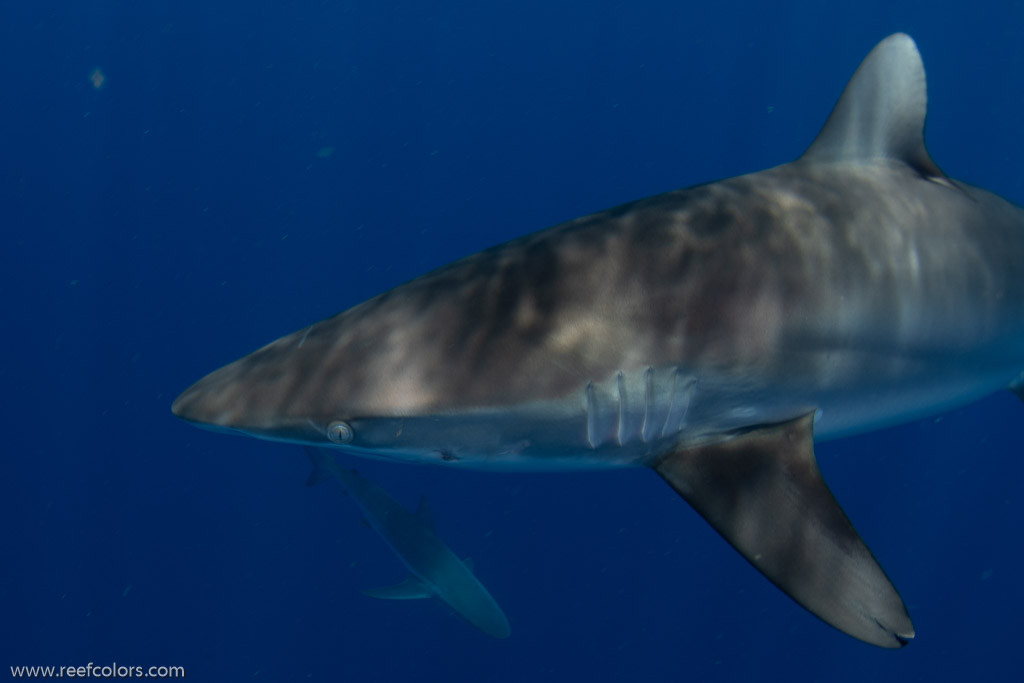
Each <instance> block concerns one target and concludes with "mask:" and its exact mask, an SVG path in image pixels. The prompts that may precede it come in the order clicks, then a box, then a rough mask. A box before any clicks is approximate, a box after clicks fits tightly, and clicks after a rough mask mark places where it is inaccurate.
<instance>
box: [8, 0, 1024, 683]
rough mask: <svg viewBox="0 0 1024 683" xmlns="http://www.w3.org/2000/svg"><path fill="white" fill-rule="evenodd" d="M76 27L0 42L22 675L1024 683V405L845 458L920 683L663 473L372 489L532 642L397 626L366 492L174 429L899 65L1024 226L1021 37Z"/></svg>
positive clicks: (879, 5)
mask: <svg viewBox="0 0 1024 683" xmlns="http://www.w3.org/2000/svg"><path fill="white" fill-rule="evenodd" d="M45 4H46V5H47V7H45V8H44V7H43V5H44V3H35V2H32V3H29V2H18V3H15V2H10V3H5V4H4V5H3V7H0V57H2V61H0V63H2V64H3V65H4V76H3V100H2V106H0V123H2V133H0V284H2V286H3V302H4V303H3V309H2V320H3V321H4V327H3V330H4V335H3V338H4V341H3V347H2V349H3V359H2V362H0V387H2V389H3V390H2V391H0V402H2V403H0V415H2V416H3V418H2V419H3V431H4V440H3V446H2V453H3V458H2V460H0V462H2V463H3V464H2V470H0V474H2V476H0V513H2V520H3V522H2V525H0V542H2V547H3V556H4V557H3V562H2V569H0V577H2V583H0V665H2V666H3V667H4V671H0V676H6V675H7V673H6V667H8V666H10V665H26V664H28V665H30V664H44V665H45V664H52V665H58V666H59V665H84V664H86V663H88V662H94V663H97V664H110V663H113V662H117V663H119V664H130V665H144V666H150V665H181V666H184V667H186V670H187V673H188V676H189V678H191V679H193V680H211V681H228V680H237V681H242V680H246V681H249V680H271V681H327V680H345V681H397V680H437V681H440V680H444V681H446V682H450V681H474V682H475V681H565V680H599V681H605V680H607V681H616V680H627V679H628V680H631V681H645V680H646V681H706V680H712V681H731V680H748V681H749V680H764V681H772V680H780V681H781V680H785V681H863V680H883V681H889V680H893V681H895V680H899V681H936V680H946V681H962V680H966V679H968V677H970V679H971V680H985V681H1000V680H1014V679H1016V677H1017V676H1019V666H1018V665H1019V662H1020V661H1021V650H1020V647H1021V646H1020V640H1021V635H1024V634H1022V631H1024V627H1022V626H1021V622H1020V614H1021V613H1022V611H1024V591H1022V589H1021V581H1020V579H1019V574H1020V566H1021V564H1022V561H1024V544H1022V543H1021V541H1022V538H1024V496H1022V494H1021V491H1020V488H1021V486H1020V482H1021V481H1022V480H1024V461H1022V460H1021V458H1020V454H1021V438H1020V433H1019V431H1020V430H1019V425H1020V424H1021V423H1022V422H1024V408H1022V406H1021V405H1019V402H1018V401H1016V399H1014V398H1013V397H1011V396H1009V395H1001V396H996V397H993V398H990V399H987V400H985V401H983V402H981V403H978V404H975V405H973V406H971V407H968V408H966V409H962V410H959V411H956V412H953V413H950V414H947V415H944V416H941V418H939V419H929V420H926V421H922V422H919V423H914V424H910V425H906V426H903V427H900V428H897V429H892V430H888V431H884V432H879V433H875V434H871V435H868V436H863V437H858V438H855V439H848V440H844V441H839V442H834V443H829V444H824V445H822V446H821V447H820V448H819V449H818V455H819V460H820V463H821V466H822V468H823V470H824V471H825V474H826V477H827V478H828V481H829V483H830V485H831V486H832V488H833V490H834V491H835V493H836V495H837V497H838V498H839V499H840V500H841V501H842V502H843V504H844V507H845V509H846V510H847V512H848V513H849V515H850V517H851V518H852V519H853V520H854V522H855V523H856V524H857V526H858V528H859V529H860V531H861V533H862V535H863V536H864V537H865V539H867V541H868V543H869V544H870V545H871V547H872V549H873V550H874V552H875V553H876V555H877V556H878V557H879V558H880V560H881V561H882V564H883V565H884V566H885V568H886V570H887V572H888V573H889V575H890V576H891V578H892V579H893V581H894V582H895V583H896V585H897V586H898V587H899V588H900V590H901V592H902V594H903V596H904V598H905V599H906V602H907V604H908V606H909V607H910V610H911V613H912V615H913V617H914V620H915V624H916V627H917V633H918V637H917V639H916V640H915V642H913V643H912V644H911V645H910V646H908V647H907V648H905V649H904V650H901V651H898V652H891V651H882V650H877V649H874V648H871V647H869V646H866V645H863V644H861V643H859V642H856V641H854V640H852V639H850V638H847V637H845V636H843V635H841V634H839V633H838V632H836V631H834V630H833V629H831V628H829V627H827V626H825V625H823V624H822V623H820V622H819V621H818V620H817V619H815V618H813V617H811V616H809V615H808V614H807V613H805V612H804V611H803V610H802V609H800V608H799V607H797V606H796V605H795V604H793V603H792V602H791V601H790V600H789V599H788V598H787V597H785V596H784V595H782V594H781V593H780V592H779V591H777V590H776V589H775V588H773V587H772V586H771V585H769V583H768V582H767V581H765V580H764V579H763V578H762V577H761V576H759V575H758V574H757V573H756V572H755V571H754V570H753V569H752V568H750V567H749V566H748V565H747V563H746V562H745V561H743V560H742V559H741V558H740V557H739V556H738V555H737V554H736V553H735V552H734V551H733V550H732V549H731V548H729V547H728V546H727V545H726V544H725V543H724V542H723V541H722V540H721V539H720V538H719V537H718V536H717V535H716V534H715V533H714V532H713V531H712V530H711V529H710V528H709V527H707V525H706V524H704V522H703V521H702V520H700V519H699V518H698V517H697V515H696V514H695V513H693V512H692V511H691V510H690V509H689V508H688V507H687V506H686V505H685V503H683V502H682V501H681V500H680V499H678V497H677V496H676V495H675V494H674V493H673V492H672V491H671V490H669V489H668V487H666V486H665V485H664V484H663V483H662V482H661V481H660V480H659V479H658V478H657V477H656V476H654V475H653V474H651V473H649V472H646V471H628V472H611V473H583V474H579V473H577V474H548V475H534V474H530V475H527V474H479V473H465V472H456V471H449V470H444V469H440V468H427V467H412V466H401V465H387V464H379V463H373V462H366V463H364V464H363V465H362V469H363V471H364V472H365V473H366V474H367V475H368V476H370V477H372V478H373V479H375V480H376V481H378V482H379V483H380V484H381V485H382V486H385V487H386V488H388V489H389V490H391V491H392V492H394V493H395V495H396V496H398V497H400V498H401V499H402V500H404V501H405V502H406V503H407V504H409V505H414V504H415V501H416V500H417V498H418V496H419V495H420V494H427V495H429V496H430V497H431V500H432V503H433V508H434V516H435V518H436V520H437V524H438V527H439V530H440V532H441V534H442V535H443V536H444V537H445V539H446V540H447V541H448V542H449V543H450V545H451V546H452V547H453V548H454V549H455V550H456V551H457V552H459V553H461V554H463V555H470V556H472V557H473V559H474V562H475V565H476V569H477V573H478V574H479V575H480V577H481V578H482V579H483V581H484V582H485V583H486V584H487V586H488V587H489V588H490V589H491V591H492V592H493V594H494V595H495V597H496V598H497V599H498V600H499V601H500V602H501V603H502V605H503V606H504V608H505V611H506V612H507V614H508V616H509V619H510V620H511V623H512V630H513V634H512V637H511V638H510V639H509V640H507V641H495V640H492V639H490V638H488V637H487V636H485V635H483V634H481V633H479V632H477V631H475V630H474V629H473V628H472V627H470V626H468V625H467V624H466V623H465V622H463V621H462V620H461V619H459V618H458V617H457V616H455V615H453V614H452V613H451V612H450V610H448V609H447V608H445V607H444V606H443V605H441V604H439V603H436V602H417V603H384V602H379V601H374V600H371V599H369V598H365V597H363V596H362V595H360V593H359V590H360V589H361V588H366V587H372V586H378V585H382V584H387V583H392V582H397V581H398V580H400V579H401V578H402V570H401V569H400V566H399V564H398V562H397V560H396V559H395V558H394V557H393V556H392V555H391V554H390V553H389V551H388V550H387V548H386V546H385V545H384V544H383V543H382V542H381V541H380V539H379V538H377V537H376V536H374V534H373V533H372V532H371V531H369V530H368V529H366V528H365V527H364V526H363V525H362V524H361V523H360V521H359V515H358V512H357V509H356V508H355V506H354V505H353V504H352V503H351V502H350V501H348V500H347V499H345V497H344V496H343V495H342V493H341V490H340V488H339V487H337V486H333V485H324V486H321V487H316V488H312V489H310V488H306V487H304V486H303V482H304V481H305V478H306V475H307V470H308V464H307V461H306V459H305V457H304V455H303V454H302V452H301V450H300V449H298V448H295V447H289V446H286V445H282V444H273V443H265V442H259V441H256V440H252V439H243V438H237V437H228V436H222V435H217V434H212V433H208V432H203V431H200V430H197V429H194V428H192V427H189V426H188V425H186V424H184V423H182V422H179V421H177V420H175V419H174V418H173V417H172V416H171V414H170V411H169V406H170V403H171V401H172V399H173V398H174V397H175V396H176V395H177V393H178V392H180V391H181V390H182V389H184V388H185V387H186V386H187V385H188V384H190V383H191V382H192V381H194V380H195V379H197V378H198V377H200V376H201V375H202V374H204V373H206V372H207V371H209V370H211V369H213V368H215V367H217V366H219V365H221V364H223V363H225V362H228V361H230V360H233V359H234V358H236V357H238V356H240V355H242V354H244V353H247V352H248V351H250V350H252V349H254V348H256V347H257V346H259V345H261V344H263V343H265V342H267V341H269V340H271V339H274V338H276V337H278V336H280V335H282V334H284V333H287V332H291V331H292V330H294V329H297V328H300V327H302V326H304V325H306V324H308V323H309V322H311V321H314V320H317V319H320V318H323V317H326V316H328V315H330V314H333V313H335V312H337V311H339V310H342V309H344V308H346V307H348V306H350V305H352V304H355V303H357V302H359V301H361V300H363V299H365V298H367V297H369V296H372V295H373V294H376V293H378V292H380V291H382V290H384V289H387V288H389V287H391V286H394V285H396V284H398V283H400V282H402V281H404V280H406V279H409V278H411V277H413V276H415V275H417V274H420V273H422V272H423V271H425V270H427V269H429V268H432V267H434V266H438V265H440V264H443V263H446V262H448V261H450V260H453V259H455V258H457V257H460V256H463V255H466V254H468V253H471V252H473V251H476V250H478V249H480V248H482V247H485V246H488V245H491V244H494V243H496V242H500V241H503V240H505V239H508V238H511V237H513V236H516V235H519V234H521V233H524V232H527V231H530V230H534V229H537V228H540V227H544V226H546V225H551V224H554V223H558V222H560V221H563V220H566V219H569V218H573V217H575V216H578V215H581V214H584V213H588V212H591V211H594V210H597V209H601V208H604V207H607V206H611V205H615V204H617V203H621V202H623V201H627V200H630V199H634V198H637V197H640V196H645V195H650V194H655V193H658V192H662V191H666V190H669V189H673V188H676V187H681V186H685V185H688V184H692V183H697V182H701V181H705V180H709V179H714V178H718V177H722V176H728V175H734V174H738V173H743V172H748V171H753V170H757V169H760V168H764V167H768V166H772V165H775V164H779V163H783V162H785V161H787V160H790V159H792V158H794V157H795V156H797V155H798V154H799V153H800V152H801V151H802V150H803V148H804V147H805V146H806V145H807V144H809V142H810V141H811V139H812V138H813V137H814V135H815V134H816V132H817V130H818V127H819V126H820V125H821V123H822V122H823V121H824V119H825V117H826V116H827V114H828V112H829V111H830V108H831V106H832V105H833V103H834V102H835V100H836V98H837V97H838V95H839V93H840V91H841V89H842V87H843V85H844V84H845V82H846V79H847V78H848V77H849V76H850V74H851V73H852V72H853V70H854V69H855V68H856V66H857V64H858V63H859V61H860V60H861V58H863V57H864V55H866V54H867V52H868V51H869V50H870V49H871V47H872V46H873V45H874V44H875V43H876V42H877V41H878V40H880V39H881V38H883V37H884V36H885V35H887V34H889V33H892V32H894V31H897V30H902V31H907V32H909V33H911V34H912V35H913V36H914V37H915V39H916V40H917V42H918V45H919V47H920V49H921V52H922V54H923V55H924V59H925V64H926V67H927V69H928V74H929V82H930V101H931V109H930V118H929V125H928V140H929V145H930V149H931V151H932V153H933V156H934V158H935V159H936V160H937V162H938V163H939V164H940V165H941V166H942V167H943V168H944V169H945V170H946V171H947V172H949V173H950V175H953V176H955V177H960V178H964V179H966V180H969V181H971V182H974V183H977V184H980V185H983V186H986V187H989V188H991V189H993V190H995V191H997V192H1000V193H1001V194H1004V195H1005V196H1007V197H1008V198H1011V199H1015V200H1016V201H1018V202H1020V201H1024V167H1022V165H1021V164H1020V163H1019V159H1020V158H1021V157H1022V156H1024V135H1021V134H1020V113H1019V112H1020V111H1021V110H1022V109H1024V87H1022V79H1021V72H1022V67H1024V47H1022V43H1021V41H1020V31H1021V26H1022V25H1024V6H1022V5H1021V4H1019V3H1010V2H1007V1H1004V2H985V1H979V2H972V3H969V6H967V5H965V4H964V3H962V2H955V3H954V2H901V3H890V2H860V3H822V2H820V1H817V0H816V1H814V2H810V1H807V2H787V1H785V0H780V2H777V3H758V2H752V1H751V0H747V1H746V2H722V3H680V2H668V1H665V0H661V1H657V2H654V1H648V0H634V1H632V2H628V3H620V2H614V3H613V2H607V1H606V0H597V1H593V2H582V1H580V0H576V1H575V2H563V3H558V2H552V1H551V0H544V1H537V0H516V1H515V2H512V1H505V0H499V1H495V2H486V3H481V2H453V1H450V0H440V2H437V3H415V2H398V3H387V2H373V3H370V2H340V1H339V2H308V3H305V2H300V3H270V2H266V1H265V0H256V1H255V2H245V3H243V2H239V1H238V0H232V1H230V2H229V1H222V2H214V1H211V0H204V1H202V2H197V1H195V0H174V1H167V2H148V3H139V2H112V1H109V0H108V1H106V2H102V1H100V0H76V1H74V2H67V1H65V2H52V3H45ZM101 80H102V82H100V81H101ZM97 85H99V87H97ZM1022 267H1024V264H1022Z"/></svg>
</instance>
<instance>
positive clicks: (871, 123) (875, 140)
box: [801, 33, 946, 178]
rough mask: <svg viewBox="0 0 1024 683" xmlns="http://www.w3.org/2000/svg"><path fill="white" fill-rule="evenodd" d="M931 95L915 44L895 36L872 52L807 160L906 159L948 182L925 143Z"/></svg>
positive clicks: (809, 150)
mask: <svg viewBox="0 0 1024 683" xmlns="http://www.w3.org/2000/svg"><path fill="white" fill-rule="evenodd" d="M927 113H928V92H927V84H926V82H925V75H924V64H923V63H922V62H921V55H920V53H919V52H918V51H917V46H916V45H915V44H914V40H913V39H912V38H911V37H910V36H908V35H907V34H905V33H895V34H893V35H891V36H889V37H888V38H886V39H885V40H883V41H882V42H880V43H879V44H878V45H876V46H875V49H874V50H872V51H871V52H870V53H869V54H868V56H867V57H865V58H864V61H863V62H861V65H860V67H859V68H858V69H857V72H856V73H854V74H853V78H851V79H850V82H849V83H847V85H846V89H845V90H844V91H843V94H842V96H841V97H840V98H839V102H838V103H837V104H836V106H835V109H833V110H832V114H831V115H830V116H829V117H828V121H826V122H825V127H824V128H822V129H821V132H820V133H818V137H817V138H816V139H815V140H814V143H813V144H812V145H811V146H810V147H809V148H808V149H807V151H806V152H804V155H803V156H802V157H801V159H803V160H810V161H866V160H868V159H880V158H883V159H893V160H897V161H902V162H904V163H906V164H908V165H909V166H911V167H913V168H914V169H916V170H917V171H918V172H919V173H921V174H922V175H924V176H931V177H938V178H945V177H946V176H945V174H943V172H942V171H941V170H940V169H939V167H938V166H937V165H936V164H935V162H934V161H932V159H931V157H930V156H929V155H928V150H927V149H926V148H925V145H924V119H925V115H926V114H927Z"/></svg>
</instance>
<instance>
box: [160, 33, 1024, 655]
mask: <svg viewBox="0 0 1024 683" xmlns="http://www.w3.org/2000/svg"><path fill="white" fill-rule="evenodd" d="M926 100H927V97H926V88H925V74H924V67H923V65H922V63H921V58H920V55H919V54H918V51H917V48H916V46H915V45H914V42H913V41H912V40H911V39H910V38H909V37H908V36H906V35H903V34H896V35H893V36H890V37H889V38H887V39H885V40H884V41H882V42H881V43H880V44H879V45H878V46H877V47H876V48H875V49H874V50H873V51H872V52H871V53H870V54H869V55H868V57H867V58H866V59H865V60H864V62H863V63H862V64H861V66H860V68H859V69H858V70H857V72H856V73H855V74H854V76H853V78H852V79H851V81H850V83H849V84H848V85H847V87H846V90H845V91H844V92H843V94H842V97H841V98H840V100H839V102H838V104H837V105H836V107H835V109H834V110H833V112H832V114H831V116H830V117H829V119H828V121H827V123H826V124H825V127H824V128H823V130H822V131H821V133H820V134H819V135H818V137H817V139H816V140H815V141H814V143H813V144H812V145H811V146H810V148H809V149H808V150H807V151H806V152H805V153H804V155H803V156H801V157H800V158H799V159H797V160H796V161H794V162H791V163H788V164H785V165H782V166H778V167H775V168H772V169H768V170H766V171H761V172H759V173H753V174H750V175H745V176H740V177H737V178H731V179H727V180H722V181H719V182H714V183H709V184H705V185H700V186H697V187H693V188H689V189H684V190H678V191H675V192H669V193H666V194H662V195H658V196H655V197H651V198H648V199H641V200H639V201H635V202H632V203H630V204H626V205H624V206H620V207H617V208H613V209H610V210H607V211H603V212H600V213H597V214H594V215H591V216H586V217H583V218H579V219H576V220H573V221H570V222H568V223H565V224H562V225H558V226H555V227H553V228H549V229H547V230H543V231H541V232H537V233H534V234H531V235H527V236H525V237H522V238H519V239H516V240H513V241H511V242H508V243H506V244H502V245H499V246H496V247H493V248H491V249H488V250H486V251H483V252H481V253H478V254H475V255H473V256H469V257H467V258H464V259H462V260H460V261H457V262H455V263H453V264H451V265H449V266H447V267H444V268H441V269H439V270H436V271H434V272H432V273H429V274H427V275H424V276H422V277H420V278H417V279H415V280H412V281H411V282H408V283H406V284H404V285H401V286H399V287H396V288H395V289H392V290H391V291H389V292H386V293H384V294H381V295H379V296H377V297H376V298H373V299H370V300H369V301H366V302H365V303H362V304H360V305H358V306H356V307H354V308H351V309H349V310H347V311H345V312H343V313H340V314H338V315H336V316H334V317H332V318H328V319H326V320H324V321H321V322H319V323H316V324H314V325H312V326H310V327H308V328H306V329H304V330H300V331H298V332H296V333H294V334H292V335H290V336H287V337H284V338H282V339H280V340H278V341H275V342H273V343H271V344H269V345H267V346H265V347H264V348H262V349H260V350H258V351H256V352H254V353H252V354H251V355H249V356H246V357H244V358H242V359H240V360H238V361H235V362H234V363H232V364H230V365H227V366H225V367H223V368H221V369H219V370H217V371H215V372H213V373H211V374H210V375H208V376H207V377H205V378H204V379H202V380H200V381H199V382H197V383H196V384H195V385H193V386H192V387H191V388H189V389H188V390H187V391H185V392H184V393H183V394H182V395H181V396H180V397H178V399H177V400H176V401H175V403H174V406H173V411H174V413H175V414H176V415H178V416H179V417H182V418H184V419H186V420H188V421H190V422H193V423H196V424H198V425H201V426H205V427H210V428H213V429H219V430H224V431H230V432H237V433H243V434H248V435H251V436H257V437H261V438H266V439H273V440H278V441H286V442H293V443H300V444H306V445H312V446H330V447H335V448H339V449H342V450H344V451H347V452H350V453H354V454H358V455H365V456H376V457H385V458H393V459H399V460H408V461H414V462H436V463H439V464H443V465H449V466H467V467H482V468H489V467H493V468H515V469H527V468H556V467H624V466H646V467H650V468H652V469H653V470H655V471H656V472H657V473H658V474H659V475H661V476H662V477H663V478H664V479H665V480H666V481H667V482H668V483H669V484H670V485H671V486H672V487H673V488H674V489H675V490H676V491H677V492H678V493H679V494H680V495H681V496H682V497H683V498H684V499H686V500H687V501H688V502H689V503H690V504H691V505H692V506H693V507H694V508H696V510H697V511H698V512H699V513H700V514H701V515H702V516H703V517H704V518H705V519H707V521H708V522H710V523H711V525H712V526H714V528H715V529H716V530H718V531H719V533H721V534H722V536H724V537H725V538H726V539H727V540H728V541H729V542H730V543H731V544H732V545H733V546H734V547H735V548H736V549H737V550H739V552H740V553H742V554H743V556H744V557H746V559H747V560H749V561H750V563H751V564H753V565H754V566H755V567H756V568H757V569H758V570H760V571H761V572H762V573H763V574H765V576H767V577H768V578H769V579H770V580H771V581H773V582H774V583H775V584H776V585H777V586H779V587H780V588H781V589H782V590H784V591H785V592H786V593H788V594H789V595H790V596H791V597H793V598H794V599H795V600H796V601H797V602H799V603H800V604H801V605H803V606H804V607H806V608H807V609H808V610H810V611H811V612H813V613H814V614H816V615H817V616H819V617H820V618H822V619H823V620H824V621H826V622H828V623H829V624H831V625H833V626H835V627H836V628H838V629H840V630H842V631H844V632H846V633H848V634H850V635H851V636H854V637H856V638H859V639H861V640H864V641H867V642H869V643H873V644H875V645H880V646H883V647H898V646H900V645H903V644H905V643H906V642H907V641H908V640H909V639H910V638H912V637H913V635H914V629H913V625H912V623H911V620H910V617H909V615H908V614H907V610H906V608H905V606H904V604H903V601H902V600H901V598H900V596H899V594H898V593H897V592H896V589H895V588H894V587H893V585H892V584H891V582H890V581H889V579H888V578H887V577H886V575H885V573H884V572H883V570H882V569H881V567H880V566H879V564H878V562H877V561H876V560H875V558H874V557H873V555H872V554H871V552H870V550H868V548H867V546H866V545H865V544H864V542H863V541H862V540H861V538H860V537H859V535H858V534H857V532H856V531H855V530H854V528H853V526H852V524H851V523H850V522H849V520H848V519H847V517H846V515H845V514H844V513H843V511H842V509H841V508H840V507H839V505H838V503H837V502H836V500H835V499H834V498H833V496H832V494H831V493H830V491H829V489H828V487H827V486H826V484H825V482H824V481H823V479H822V477H821V475H820V473H819V471H818V467H817V464H816V462H815V457H814V449H813V440H814V438H815V437H817V438H819V439H821V438H833V437H838V436H843V435H849V434H855V433H859V432H865V431H870V430H873V429H877V428H880V427H883V426H886V425H890V424H894V423H899V422H905V421H908V420H912V419H915V418H918V417H921V416H924V415H928V414H933V413H936V412H939V411H942V410H946V409H948V408H952V407H955V406H957V405H961V404H964V403H967V402H970V401H973V400H975V399H978V398H980V397H982V396H984V395H986V394H989V393H992V392H994V391H997V390H1000V389H1005V388H1010V389H1012V390H1014V391H1015V392H1016V393H1017V394H1018V395H1022V394H1024V391H1022V389H1021V378H1022V371H1024V212H1022V210H1021V209H1019V208H1017V207H1016V206H1014V205H1012V204H1010V203H1008V202H1006V201H1004V200H1003V199H1000V198H999V197H997V196H995V195H993V194H991V193H990V192H987V191H985V190H983V189H980V188H977V187H972V186H970V185H967V184H965V183H962V182H959V181H954V180H951V179H950V178H949V177H947V176H946V175H945V174H944V173H943V172H942V171H941V170H940V169H939V167H938V166H937V165H936V164H935V163H934V162H933V161H932V160H931V158H930V157H929V155H928V152H927V150H926V149H925V144H924V134H923V131H924V122H925V113H926V108H927V106H926Z"/></svg>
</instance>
